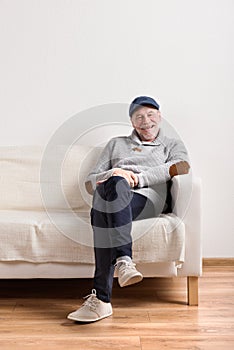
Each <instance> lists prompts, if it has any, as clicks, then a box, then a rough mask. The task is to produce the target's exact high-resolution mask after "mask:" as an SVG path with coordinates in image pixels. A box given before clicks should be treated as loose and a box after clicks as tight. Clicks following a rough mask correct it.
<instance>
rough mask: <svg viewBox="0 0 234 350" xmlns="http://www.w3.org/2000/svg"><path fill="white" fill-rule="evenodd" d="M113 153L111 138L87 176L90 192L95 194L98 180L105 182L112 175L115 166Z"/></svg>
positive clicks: (86, 184)
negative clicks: (112, 159) (113, 165)
mask: <svg viewBox="0 0 234 350" xmlns="http://www.w3.org/2000/svg"><path fill="white" fill-rule="evenodd" d="M111 154H112V141H111V140H110V141H109V142H108V144H107V145H106V146H105V147H104V149H103V151H102V153H101V155H100V157H99V159H98V161H97V163H96V165H95V167H94V168H93V170H92V171H91V172H90V173H89V174H88V176H87V178H86V181H85V186H86V189H87V191H88V192H89V193H90V194H93V192H94V190H95V189H96V186H97V182H104V181H105V180H107V179H108V178H109V177H111V176H112V173H113V171H114V170H115V168H112V161H111V158H112V157H111Z"/></svg>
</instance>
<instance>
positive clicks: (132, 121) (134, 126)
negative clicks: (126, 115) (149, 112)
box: [130, 117, 135, 129]
mask: <svg viewBox="0 0 234 350" xmlns="http://www.w3.org/2000/svg"><path fill="white" fill-rule="evenodd" d="M130 122H131V123H132V127H133V128H134V129H135V126H134V123H133V121H132V117H130Z"/></svg>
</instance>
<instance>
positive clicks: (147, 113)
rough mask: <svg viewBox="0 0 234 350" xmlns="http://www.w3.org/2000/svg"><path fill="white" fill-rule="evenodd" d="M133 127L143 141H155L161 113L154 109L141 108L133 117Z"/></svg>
mask: <svg viewBox="0 0 234 350" xmlns="http://www.w3.org/2000/svg"><path fill="white" fill-rule="evenodd" d="M131 122H132V126H133V127H134V129H135V130H136V131H137V133H138V135H139V136H140V138H141V140H142V141H153V140H154V139H155V137H156V136H157V134H158V131H159V125H160V122H161V113H160V112H159V111H158V110H157V109H154V108H152V107H145V106H142V107H139V108H138V109H137V110H136V111H135V112H134V113H133V114H132V117H131Z"/></svg>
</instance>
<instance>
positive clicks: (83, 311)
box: [67, 289, 113, 322]
mask: <svg viewBox="0 0 234 350" xmlns="http://www.w3.org/2000/svg"><path fill="white" fill-rule="evenodd" d="M84 299H87V300H86V301H85V302H84V303H83V304H82V305H81V307H80V308H79V309H78V310H76V311H74V312H71V313H70V314H69V315H68V316H67V318H68V319H69V320H73V321H79V322H95V321H98V320H101V319H102V318H105V317H108V316H111V315H112V313H113V312H112V306H111V303H105V302H104V301H102V300H99V299H98V298H97V295H96V290H95V289H92V293H91V294H89V295H87V296H86V297H84Z"/></svg>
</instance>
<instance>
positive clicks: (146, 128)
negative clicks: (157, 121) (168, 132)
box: [141, 125, 155, 130]
mask: <svg viewBox="0 0 234 350" xmlns="http://www.w3.org/2000/svg"><path fill="white" fill-rule="evenodd" d="M154 127H155V125H151V126H147V127H145V128H144V127H143V128H141V130H150V129H153V128H154Z"/></svg>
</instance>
